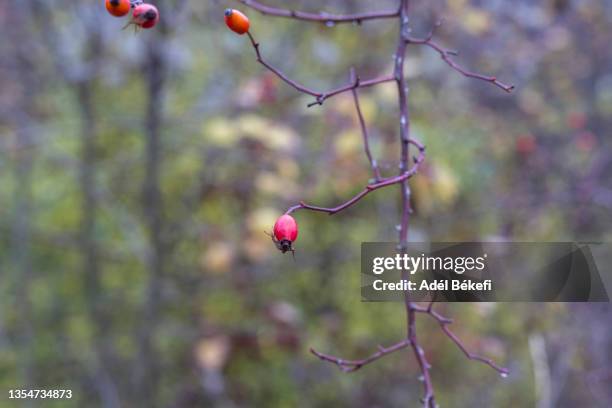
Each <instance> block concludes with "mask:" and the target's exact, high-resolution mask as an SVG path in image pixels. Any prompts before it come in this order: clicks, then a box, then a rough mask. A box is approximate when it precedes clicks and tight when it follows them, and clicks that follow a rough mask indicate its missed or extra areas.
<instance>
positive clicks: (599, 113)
mask: <svg viewBox="0 0 612 408" xmlns="http://www.w3.org/2000/svg"><path fill="white" fill-rule="evenodd" d="M103 3H104V2H103V1H102V0H96V1H93V0H82V1H68V0H59V1H58V0H53V1H51V0H6V1H3V2H1V3H0V38H1V40H0V53H1V54H0V56H1V60H0V391H1V393H2V394H1V395H0V406H1V407H13V406H45V407H47V406H48V407H119V406H121V407H154V406H160V407H196V406H206V407H209V406H214V407H253V406H257V407H295V406H300V407H345V406H346V407H349V406H350V407H400V406H401V407H406V406H417V405H418V404H419V402H418V400H419V397H420V395H421V392H422V390H421V383H420V382H419V379H418V376H419V370H418V366H417V364H416V363H415V361H414V359H413V356H412V355H411V354H410V353H409V352H403V353H398V354H395V355H393V356H392V357H388V358H386V359H382V360H380V361H378V362H377V363H375V364H373V365H371V366H368V367H366V368H364V369H363V370H360V371H358V372H356V373H353V374H348V375H347V374H343V373H341V372H340V371H339V370H338V369H337V367H335V366H332V365H329V364H327V363H323V362H321V361H319V360H317V359H316V358H315V357H314V356H312V355H311V354H310V353H309V352H308V350H309V347H314V348H316V349H318V350H320V351H324V352H330V353H333V354H337V355H341V356H343V357H346V358H356V357H361V356H364V355H367V354H369V353H370V352H372V351H373V350H375V348H376V345H377V344H383V345H385V344H391V343H393V342H395V341H397V340H399V339H400V338H401V337H402V336H403V335H404V333H405V327H404V325H405V317H404V311H403V309H402V306H401V305H400V304H378V303H377V304H373V303H361V302H360V293H359V249H360V243H361V242H362V241H374V240H379V241H393V240H395V239H396V238H397V233H396V231H395V225H396V223H397V221H398V213H399V208H398V207H399V201H398V192H397V188H390V189H387V190H379V191H377V192H376V193H374V194H371V195H369V196H368V197H367V198H366V199H364V200H363V201H361V202H360V203H359V204H358V205H356V206H354V207H352V208H351V209H350V210H347V211H345V212H343V213H340V214H338V215H335V216H333V217H329V216H327V215H325V214H319V213H309V212H299V213H298V214H297V219H298V222H299V224H300V237H299V239H298V241H297V243H296V246H297V251H298V252H297V254H296V259H295V261H294V260H293V259H292V258H291V256H288V255H286V256H282V255H281V254H280V253H279V252H278V251H277V250H276V249H275V248H274V246H273V244H272V242H271V241H270V238H269V237H268V236H266V235H265V234H264V231H269V230H270V229H271V227H272V224H273V222H274V220H275V218H276V217H277V216H278V215H279V214H280V213H282V212H283V211H284V210H285V209H286V208H287V207H288V206H289V205H292V204H294V203H296V202H298V201H299V200H302V199H303V200H306V201H307V202H310V203H313V204H317V205H325V206H327V205H329V206H332V205H336V204H337V203H340V202H342V201H343V200H345V199H346V198H347V197H349V196H351V195H352V194H354V193H356V192H357V191H359V190H360V189H361V188H362V187H363V185H364V184H365V183H366V182H367V180H368V177H369V176H370V174H369V171H368V166H367V162H366V159H365V156H364V155H363V152H362V142H361V135H360V133H359V127H358V122H357V117H356V115H355V111H354V107H353V105H352V100H351V97H350V94H347V95H343V96H338V97H335V98H332V99H330V100H328V101H327V102H325V104H324V106H322V107H320V106H315V107H312V108H306V104H307V103H308V102H311V99H310V98H307V97H305V96H303V95H300V94H298V93H296V92H295V90H293V89H291V88H290V87H288V86H286V85H285V84H283V83H281V82H279V80H278V79H277V78H275V77H274V76H272V75H271V74H270V73H268V72H266V71H265V70H264V69H263V67H261V66H260V65H258V64H257V62H256V61H255V58H254V53H253V49H252V48H251V46H250V44H249V42H248V39H247V38H246V37H241V36H238V35H236V34H234V33H232V32H230V31H229V30H227V29H226V27H225V25H224V23H223V18H222V15H223V9H224V8H225V7H228V6H230V7H236V8H240V4H239V3H238V2H225V1H182V0H174V1H172V0H157V1H156V4H157V6H158V7H159V9H160V11H161V15H162V17H161V21H160V24H159V26H158V27H157V28H155V29H153V30H149V31H142V32H139V33H137V34H134V33H133V31H132V30H131V29H127V30H123V31H122V30H121V28H122V26H123V24H125V21H124V20H121V19H116V18H113V17H111V16H110V15H108V14H107V13H106V11H105V9H104V4H103ZM395 3H396V2H395V1H390V0H385V1H380V2H368V1H365V0H359V1H344V0H333V1H319V0H317V1H305V0H303V1H297V0H292V1H276V0H274V1H273V0H268V1H267V4H271V5H277V6H282V7H293V8H296V9H302V10H308V11H319V10H325V11H328V12H337V13H350V12H358V11H367V10H373V9H375V8H380V9H383V8H384V9H388V8H393V7H396V4H395ZM243 10H244V11H245V12H246V13H247V14H248V15H249V17H250V18H251V27H252V32H253V34H254V35H255V36H256V38H257V39H258V40H259V41H260V42H261V44H262V53H263V54H264V55H265V57H266V58H267V59H268V60H269V61H271V62H273V63H274V64H275V65H276V66H278V67H279V68H281V69H282V70H283V71H285V72H286V73H287V74H288V75H289V76H290V77H292V78H294V79H296V80H298V81H299V82H301V83H304V84H307V85H308V86H309V87H312V88H315V89H320V90H327V89H332V88H335V87H337V86H339V85H341V84H345V83H346V82H347V80H348V73H349V69H350V67H352V66H354V67H355V68H356V69H357V72H358V73H359V74H360V75H361V76H362V77H363V78H367V77H371V76H376V75H379V74H383V73H387V72H390V71H391V69H392V57H393V55H392V54H393V52H394V48H395V42H396V37H397V25H396V23H395V22H394V21H390V20H384V21H379V22H364V23H363V24H362V25H361V26H357V25H351V24H349V25H339V26H335V27H328V26H326V25H322V24H316V23H304V22H296V21H291V20H286V19H278V18H271V17H265V16H261V15H259V14H258V13H256V12H253V11H250V10H248V9H243ZM412 16H413V17H412V26H413V34H414V35H415V36H419V35H425V34H427V32H428V31H429V29H430V27H431V25H432V24H433V23H434V22H435V21H436V20H437V19H439V18H441V17H443V18H444V25H443V26H442V27H441V29H440V30H439V31H438V33H437V38H438V39H439V41H440V42H441V43H443V44H444V45H445V46H447V47H448V48H451V49H457V50H459V51H460V56H459V57H458V60H459V61H460V62H461V63H462V64H464V65H465V66H466V67H469V68H473V69H475V70H478V71H482V72H483V73H489V74H493V75H496V76H497V77H499V78H500V79H503V80H504V81H506V82H511V83H514V84H515V85H516V86H517V90H516V91H515V92H514V93H513V94H510V95H508V94H506V93H504V92H502V91H501V90H499V89H498V88H495V87H493V86H491V85H490V84H487V83H482V82H478V81H474V80H469V79H467V78H464V77H462V76H461V75H459V74H458V73H457V72H455V71H452V70H450V69H449V68H448V66H446V65H445V64H444V63H443V61H441V60H440V58H439V56H438V55H437V54H436V53H434V52H432V50H430V49H426V48H419V46H411V47H409V49H408V62H407V69H406V75H407V77H408V80H409V84H410V109H411V112H412V120H413V122H412V123H413V132H414V134H415V136H416V137H418V138H420V139H421V140H422V141H423V142H424V143H425V144H426V145H427V159H426V164H425V165H424V167H423V171H422V172H420V173H419V175H418V176H417V177H415V178H413V179H412V180H411V186H412V192H413V195H412V197H413V206H414V210H415V212H414V217H413V219H412V224H411V228H410V239H411V240H443V241H453V240H484V239H488V240H514V241H520V240H527V241H563V240H604V241H610V240H612V228H610V221H611V220H612V216H611V214H612V177H611V176H610V175H611V173H612V140H611V139H610V130H609V129H610V127H611V125H612V123H611V122H612V47H610V40H611V39H612V33H611V30H610V28H611V23H612V3H611V2H608V1H605V0H599V1H596V0H542V1H537V2H535V1H530V0H519V1H512V2H510V1H499V0H480V1H475V0H435V1H425V0H414V1H412ZM360 97H361V101H362V105H363V110H364V114H365V117H366V120H367V123H368V125H369V128H370V131H371V134H372V148H373V152H374V154H375V156H376V157H377V158H378V160H379V162H380V163H381V165H382V166H383V172H384V173H385V174H387V175H390V174H394V173H395V172H396V171H397V157H398V154H399V149H398V135H397V133H398V132H397V129H398V121H397V116H398V112H397V101H396V98H397V97H396V90H395V86H394V84H392V83H391V84H387V85H382V86H379V87H377V88H372V89H367V90H362V91H360ZM605 267H606V268H607V270H606V268H601V271H602V273H604V274H605V273H608V275H609V265H606V266H605ZM608 282H609V280H608ZM440 310H441V311H443V312H445V313H446V314H448V315H450V316H451V317H453V318H454V319H455V323H454V325H453V327H454V330H455V331H456V332H457V334H459V335H460V336H461V337H462V338H463V339H464V341H465V343H466V345H468V346H469V348H470V349H472V350H473V351H477V352H479V353H481V354H484V355H487V356H490V357H492V358H494V359H495V360H496V361H498V362H500V363H502V364H504V365H506V366H508V367H509V368H510V370H511V375H510V376H509V377H508V378H500V376H499V375H497V373H495V372H494V371H493V370H491V369H490V368H488V367H486V366H484V365H482V364H479V363H477V362H471V361H468V360H466V359H465V357H464V356H463V355H462V354H461V352H460V351H459V350H458V349H457V348H456V347H455V346H454V345H453V344H452V343H451V342H450V341H449V340H448V338H446V337H444V336H443V335H442V333H441V332H440V331H439V329H438V327H437V326H436V325H435V324H434V322H432V321H429V320H428V319H427V317H426V316H422V319H420V320H419V321H418V330H419V337H420V339H421V340H422V342H423V344H424V347H425V350H426V352H427V354H428V356H429V360H430V362H431V363H432V366H433V367H432V371H431V372H432V376H433V382H434V385H435V388H436V392H437V399H438V402H439V403H440V405H441V406H442V407H477V406H478V407H480V406H482V407H535V406H537V407H540V408H546V407H609V406H611V405H612V394H611V393H612V391H611V389H612V387H610V384H611V382H612V370H611V369H610V367H611V365H612V328H611V322H612V319H611V316H612V313H611V310H610V307H609V305H608V304H603V305H602V304H582V305H580V304H574V305H570V304H447V305H441V306H440ZM12 388H26V389H27V388H62V389H72V390H73V394H74V397H73V399H72V400H70V401H67V400H62V401H45V402H44V403H41V402H39V401H30V402H27V401H26V402H23V401H11V400H9V399H8V391H7V390H8V389H12Z"/></svg>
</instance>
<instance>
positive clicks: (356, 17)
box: [238, 0, 399, 24]
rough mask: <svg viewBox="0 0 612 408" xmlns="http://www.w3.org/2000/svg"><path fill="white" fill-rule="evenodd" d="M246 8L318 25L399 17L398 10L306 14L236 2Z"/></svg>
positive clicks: (243, 1)
mask: <svg viewBox="0 0 612 408" xmlns="http://www.w3.org/2000/svg"><path fill="white" fill-rule="evenodd" d="M238 1H239V2H241V3H242V4H244V5H245V6H247V7H250V8H252V9H253V10H257V11H259V12H260V13H262V14H265V15H269V16H275V17H285V18H291V19H294V20H303V21H315V22H319V23H326V24H335V23H358V24H359V23H361V22H362V21H366V20H380V19H385V18H394V17H397V16H398V15H399V10H388V11H375V12H369V13H359V14H344V15H338V14H329V13H308V12H304V11H296V10H288V9H283V8H278V7H271V6H266V5H265V4H261V3H260V2H258V1H254V0H238Z"/></svg>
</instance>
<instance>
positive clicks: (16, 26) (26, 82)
mask: <svg viewBox="0 0 612 408" xmlns="http://www.w3.org/2000/svg"><path fill="white" fill-rule="evenodd" d="M27 21H28V15H27V9H25V8H22V7H19V6H16V7H15V13H14V15H13V18H11V19H7V31H8V36H9V42H10V43H11V44H12V51H13V61H12V64H13V66H12V71H13V73H14V80H15V81H16V82H17V83H18V84H19V94H17V95H16V97H15V105H14V106H13V109H14V112H12V117H13V120H14V124H13V126H14V128H15V134H16V143H15V165H14V180H15V181H14V187H15V190H14V194H13V197H14V202H13V216H12V217H11V218H12V225H11V237H12V243H11V247H12V255H13V256H12V258H13V265H14V271H15V275H14V279H15V280H14V282H15V296H16V300H15V306H16V310H17V314H18V316H19V317H18V320H17V321H18V322H19V324H18V326H17V327H18V328H19V329H18V341H19V346H18V347H20V350H21V352H20V355H19V363H18V364H19V365H20V370H21V380H20V382H19V383H18V385H19V386H20V387H21V388H34V386H35V385H36V376H35V362H34V352H33V349H34V339H35V331H34V326H35V325H34V322H33V319H34V316H33V313H32V302H31V299H30V285H31V281H32V276H33V268H32V259H31V257H32V251H31V242H32V224H31V218H32V170H33V166H34V155H33V150H32V146H31V145H32V141H33V134H32V129H33V121H34V116H35V115H36V112H35V111H36V108H35V103H34V95H35V94H36V93H37V88H36V82H37V75H36V72H35V67H34V62H33V61H32V54H30V53H29V52H28V50H29V46H28V44H29V43H31V38H30V36H29V34H28V33H27V31H26V28H27V24H26V23H27ZM26 404H27V405H26V406H32V403H31V402H29V403H28V402H26Z"/></svg>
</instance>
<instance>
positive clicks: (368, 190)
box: [285, 140, 425, 215]
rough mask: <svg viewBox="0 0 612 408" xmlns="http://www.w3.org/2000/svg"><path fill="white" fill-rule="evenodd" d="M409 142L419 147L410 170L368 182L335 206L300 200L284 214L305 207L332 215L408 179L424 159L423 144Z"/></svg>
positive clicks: (414, 141)
mask: <svg viewBox="0 0 612 408" xmlns="http://www.w3.org/2000/svg"><path fill="white" fill-rule="evenodd" d="M410 143H411V144H413V145H415V146H417V147H418V149H419V154H418V156H415V157H414V158H413V161H414V165H413V166H412V167H411V168H410V170H408V171H406V172H404V173H402V174H400V175H398V176H395V177H389V178H386V179H382V180H381V181H379V182H376V183H372V184H368V185H367V186H366V187H365V188H364V189H363V190H362V191H361V192H359V193H358V194H356V195H355V196H353V197H352V198H351V199H350V200H348V201H346V202H344V203H342V204H340V205H338V206H336V207H318V206H314V205H310V204H306V203H305V202H303V201H300V203H299V204H296V205H294V206H292V207H289V209H288V210H287V211H286V212H285V214H291V213H293V212H294V211H297V210H300V209H305V210H310V211H319V212H325V213H328V214H329V215H333V214H336V213H338V212H340V211H342V210H345V209H347V208H349V207H350V206H352V205H353V204H355V203H357V202H358V201H359V200H361V199H362V198H364V197H365V196H366V195H368V194H369V193H371V192H372V191H374V190H378V189H379V188H383V187H387V186H391V185H394V184H400V183H403V182H404V181H406V180H408V179H409V178H410V177H412V176H414V175H415V174H416V173H417V172H418V170H419V166H420V165H421V163H422V162H423V161H424V160H425V146H423V145H422V144H421V143H419V142H417V141H416V140H410Z"/></svg>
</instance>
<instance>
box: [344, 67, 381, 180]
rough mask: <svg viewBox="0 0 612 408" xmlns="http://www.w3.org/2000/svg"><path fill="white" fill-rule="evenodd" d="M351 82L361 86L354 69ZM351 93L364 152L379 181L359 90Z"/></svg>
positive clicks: (375, 178)
mask: <svg viewBox="0 0 612 408" xmlns="http://www.w3.org/2000/svg"><path fill="white" fill-rule="evenodd" d="M351 82H353V83H354V84H356V85H359V77H358V76H357V74H356V73H355V69H354V68H351ZM351 92H352V94H353V101H354V102H355V110H356V111H357V118H358V119H359V127H360V128H361V134H362V135H363V150H364V151H365V154H366V156H367V157H368V161H369V162H370V167H371V168H372V175H373V176H374V180H375V181H379V180H380V169H379V168H378V163H377V162H376V159H374V158H373V157H372V152H371V151H370V134H369V132H368V127H367V126H366V123H365V119H364V117H363V113H362V112H361V105H360V104H359V94H358V92H357V88H356V87H354V88H353V89H352V90H351Z"/></svg>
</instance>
